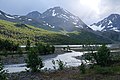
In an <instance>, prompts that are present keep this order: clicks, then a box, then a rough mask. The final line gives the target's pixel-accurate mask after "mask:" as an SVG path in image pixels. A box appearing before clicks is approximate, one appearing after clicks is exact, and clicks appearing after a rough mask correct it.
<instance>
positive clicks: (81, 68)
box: [79, 62, 86, 74]
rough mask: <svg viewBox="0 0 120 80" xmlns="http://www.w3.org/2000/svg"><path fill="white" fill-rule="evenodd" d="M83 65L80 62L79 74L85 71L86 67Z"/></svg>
mask: <svg viewBox="0 0 120 80" xmlns="http://www.w3.org/2000/svg"><path fill="white" fill-rule="evenodd" d="M85 67H86V66H85V64H84V63H83V62H82V63H81V65H80V66H79V69H80V72H81V74H85V73H86V68H85Z"/></svg>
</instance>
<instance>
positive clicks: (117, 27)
mask: <svg viewBox="0 0 120 80" xmlns="http://www.w3.org/2000/svg"><path fill="white" fill-rule="evenodd" d="M89 27H90V28H92V29H93V30H95V31H99V33H100V34H101V35H103V36H105V37H108V38H110V39H112V40H114V41H117V42H119V41H120V15H119V14H111V15H109V16H108V17H106V18H104V19H103V20H101V21H99V22H97V23H94V24H92V25H90V26H89Z"/></svg>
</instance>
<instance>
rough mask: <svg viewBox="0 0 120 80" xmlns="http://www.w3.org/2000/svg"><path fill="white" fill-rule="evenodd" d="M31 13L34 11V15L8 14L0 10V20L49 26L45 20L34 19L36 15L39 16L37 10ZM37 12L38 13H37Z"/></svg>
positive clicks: (40, 26)
mask: <svg viewBox="0 0 120 80" xmlns="http://www.w3.org/2000/svg"><path fill="white" fill-rule="evenodd" d="M33 13H34V15H32V14H28V15H27V16H19V15H10V14H7V13H5V12H3V11H0V19H1V20H7V21H10V22H17V23H23V24H28V25H32V26H36V27H39V28H42V27H43V28H45V27H49V26H48V25H46V24H47V23H46V22H45V21H43V20H39V21H38V20H36V19H37V16H40V13H39V12H33ZM37 13H39V14H37ZM28 16H29V17H28ZM30 16H34V18H30Z"/></svg>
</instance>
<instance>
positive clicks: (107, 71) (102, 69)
mask: <svg viewBox="0 0 120 80" xmlns="http://www.w3.org/2000/svg"><path fill="white" fill-rule="evenodd" d="M94 69H95V72H96V73H97V74H112V73H114V70H113V69H112V67H101V66H95V68H94Z"/></svg>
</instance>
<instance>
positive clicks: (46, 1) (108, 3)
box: [0, 0, 120, 25]
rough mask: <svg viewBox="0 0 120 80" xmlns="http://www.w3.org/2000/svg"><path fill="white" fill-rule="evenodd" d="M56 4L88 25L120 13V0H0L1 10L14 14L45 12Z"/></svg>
mask: <svg viewBox="0 0 120 80" xmlns="http://www.w3.org/2000/svg"><path fill="white" fill-rule="evenodd" d="M56 6H60V7H62V8H64V9H66V10H68V11H69V12H71V13H72V14H74V15H76V16H78V17H79V18H80V19H81V20H83V21H84V22H85V23H86V24H87V25H90V24H93V23H95V22H98V21H100V20H102V19H104V18H105V17H107V16H109V15H110V14H120V0H0V10H2V11H4V12H6V13H9V14H13V15H16V14H17V15H26V14H27V13H29V12H32V11H39V12H40V13H43V12H44V11H46V10H47V9H49V8H52V7H56Z"/></svg>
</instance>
